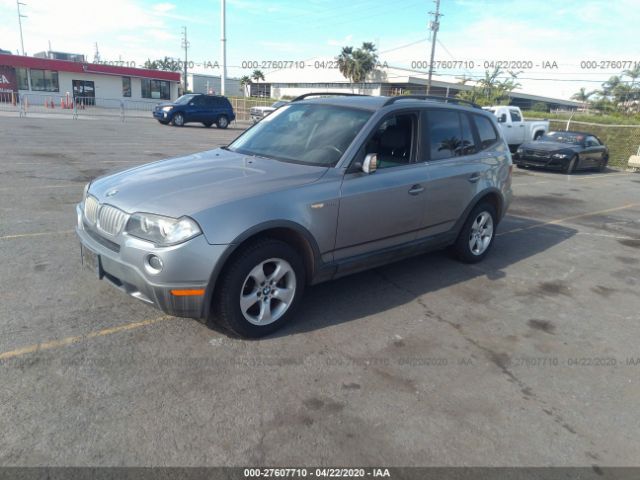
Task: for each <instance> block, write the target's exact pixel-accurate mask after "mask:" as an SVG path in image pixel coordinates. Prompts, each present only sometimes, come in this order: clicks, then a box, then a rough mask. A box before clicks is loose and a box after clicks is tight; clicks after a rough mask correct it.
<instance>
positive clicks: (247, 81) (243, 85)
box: [240, 75, 251, 97]
mask: <svg viewBox="0 0 640 480" xmlns="http://www.w3.org/2000/svg"><path fill="white" fill-rule="evenodd" d="M249 85H251V77H249V75H244V76H243V77H240V89H241V90H242V92H243V94H244V96H245V97H246V96H247V87H248V86H249ZM250 95H251V94H249V96H250Z"/></svg>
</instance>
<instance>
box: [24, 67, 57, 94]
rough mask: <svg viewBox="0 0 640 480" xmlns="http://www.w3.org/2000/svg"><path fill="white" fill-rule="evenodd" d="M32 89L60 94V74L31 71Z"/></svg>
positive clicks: (46, 71) (51, 71) (47, 71)
mask: <svg viewBox="0 0 640 480" xmlns="http://www.w3.org/2000/svg"><path fill="white" fill-rule="evenodd" d="M31 89H32V90H35V91H37V92H58V91H60V87H59V86H58V72H56V71H54V70H37V69H35V68H32V69H31Z"/></svg>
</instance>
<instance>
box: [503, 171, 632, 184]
mask: <svg viewBox="0 0 640 480" xmlns="http://www.w3.org/2000/svg"><path fill="white" fill-rule="evenodd" d="M628 175H631V173H605V174H603V175H589V176H588V177H568V178H567V183H571V182H573V181H575V182H578V181H584V180H598V179H600V178H605V179H606V178H613V177H620V176H628ZM536 176H541V175H536ZM559 178H561V177H559ZM553 182H555V180H543V181H541V182H525V183H514V184H513V186H514V187H526V186H529V185H540V184H541V183H553ZM556 183H557V182H556Z"/></svg>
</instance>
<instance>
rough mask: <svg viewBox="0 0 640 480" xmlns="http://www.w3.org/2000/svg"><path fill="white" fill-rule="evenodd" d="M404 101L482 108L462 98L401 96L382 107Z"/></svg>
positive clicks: (388, 101)
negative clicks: (433, 101)
mask: <svg viewBox="0 0 640 480" xmlns="http://www.w3.org/2000/svg"><path fill="white" fill-rule="evenodd" d="M403 99H413V100H437V101H439V102H444V103H454V104H456V105H460V104H464V105H469V106H471V107H473V108H482V107H481V106H480V105H478V104H477V103H473V102H470V101H468V100H462V99H461V98H454V97H439V96H437V95H400V96H397V97H391V98H389V99H388V100H387V101H386V102H384V105H382V106H383V107H386V106H387V105H392V104H394V103H396V102H397V101H398V100H403Z"/></svg>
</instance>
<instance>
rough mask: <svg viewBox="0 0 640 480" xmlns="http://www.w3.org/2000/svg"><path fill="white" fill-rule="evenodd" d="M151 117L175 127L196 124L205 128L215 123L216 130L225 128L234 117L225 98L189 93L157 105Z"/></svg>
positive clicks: (231, 108)
mask: <svg viewBox="0 0 640 480" xmlns="http://www.w3.org/2000/svg"><path fill="white" fill-rule="evenodd" d="M153 117H154V118H155V119H156V120H158V121H159V122H160V123H162V124H163V125H167V124H169V123H171V124H173V125H174V126H176V127H182V126H183V125H184V124H185V123H195V122H197V123H202V124H203V125H204V126H205V127H210V126H211V125H213V124H214V123H215V125H216V127H218V128H227V127H228V126H229V122H232V121H233V120H235V118H236V115H235V113H234V112H233V107H232V106H231V103H230V102H229V99H227V98H226V97H222V96H220V95H203V94H199V93H189V94H186V95H182V96H181V97H179V98H178V99H177V100H176V101H175V102H165V103H159V104H158V105H156V107H155V108H154V110H153Z"/></svg>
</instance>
